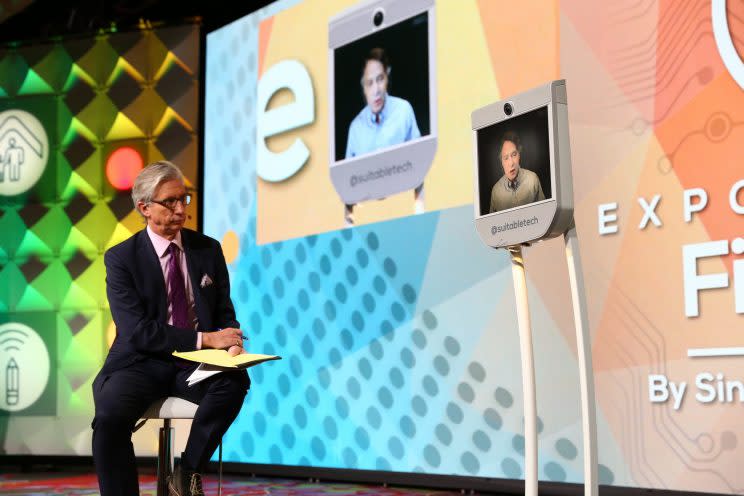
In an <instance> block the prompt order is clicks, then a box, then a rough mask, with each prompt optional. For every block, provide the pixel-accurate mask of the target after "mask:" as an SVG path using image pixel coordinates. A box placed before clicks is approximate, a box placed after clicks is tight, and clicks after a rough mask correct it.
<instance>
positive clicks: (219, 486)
mask: <svg viewBox="0 0 744 496" xmlns="http://www.w3.org/2000/svg"><path fill="white" fill-rule="evenodd" d="M218 456H219V458H220V475H219V477H218V478H217V496H222V439H220V451H219V455H218Z"/></svg>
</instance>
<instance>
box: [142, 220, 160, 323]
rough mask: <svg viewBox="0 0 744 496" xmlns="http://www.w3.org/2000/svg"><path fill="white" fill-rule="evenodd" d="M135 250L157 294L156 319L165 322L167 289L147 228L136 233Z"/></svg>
mask: <svg viewBox="0 0 744 496" xmlns="http://www.w3.org/2000/svg"><path fill="white" fill-rule="evenodd" d="M137 235H138V239H137V251H138V252H139V253H140V256H139V257H138V259H140V260H143V265H144V269H145V272H144V274H145V277H148V276H150V277H152V283H153V288H154V289H155V293H156V294H157V295H158V302H159V305H158V320H160V321H161V322H166V321H167V320H168V290H167V287H166V285H165V279H164V278H163V269H162V267H161V266H160V260H158V254H157V253H155V247H154V246H153V245H152V241H150V236H148V235H147V229H143V230H141V231H140V232H139V233H137Z"/></svg>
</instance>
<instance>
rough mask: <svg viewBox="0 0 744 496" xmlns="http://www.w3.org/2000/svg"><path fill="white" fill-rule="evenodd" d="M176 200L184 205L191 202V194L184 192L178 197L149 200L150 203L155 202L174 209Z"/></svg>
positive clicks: (176, 203)
mask: <svg viewBox="0 0 744 496" xmlns="http://www.w3.org/2000/svg"><path fill="white" fill-rule="evenodd" d="M178 202H181V205H183V206H184V207H185V206H186V205H188V204H189V203H191V195H189V194H186V195H183V196H180V197H178V198H166V199H165V200H150V203H157V204H158V205H162V206H164V207H165V208H167V209H168V210H175V209H176V205H178Z"/></svg>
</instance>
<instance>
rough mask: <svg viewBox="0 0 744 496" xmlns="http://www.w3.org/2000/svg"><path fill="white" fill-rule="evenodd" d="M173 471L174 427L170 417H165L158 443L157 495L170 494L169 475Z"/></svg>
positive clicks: (164, 495) (165, 495)
mask: <svg viewBox="0 0 744 496" xmlns="http://www.w3.org/2000/svg"><path fill="white" fill-rule="evenodd" d="M172 473H173V429H172V428H171V422H170V419H163V427H161V428H160V439H159V443H158V486H157V492H156V494H157V496H167V495H168V477H170V475H171V474H172Z"/></svg>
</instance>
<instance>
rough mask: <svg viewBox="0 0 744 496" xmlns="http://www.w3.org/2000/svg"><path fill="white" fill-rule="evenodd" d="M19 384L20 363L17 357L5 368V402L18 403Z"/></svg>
mask: <svg viewBox="0 0 744 496" xmlns="http://www.w3.org/2000/svg"><path fill="white" fill-rule="evenodd" d="M18 386H19V377H18V364H17V363H16V361H15V358H11V359H10V360H9V361H8V366H7V367H6V368H5V402H6V403H7V404H8V405H17V404H18Z"/></svg>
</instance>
